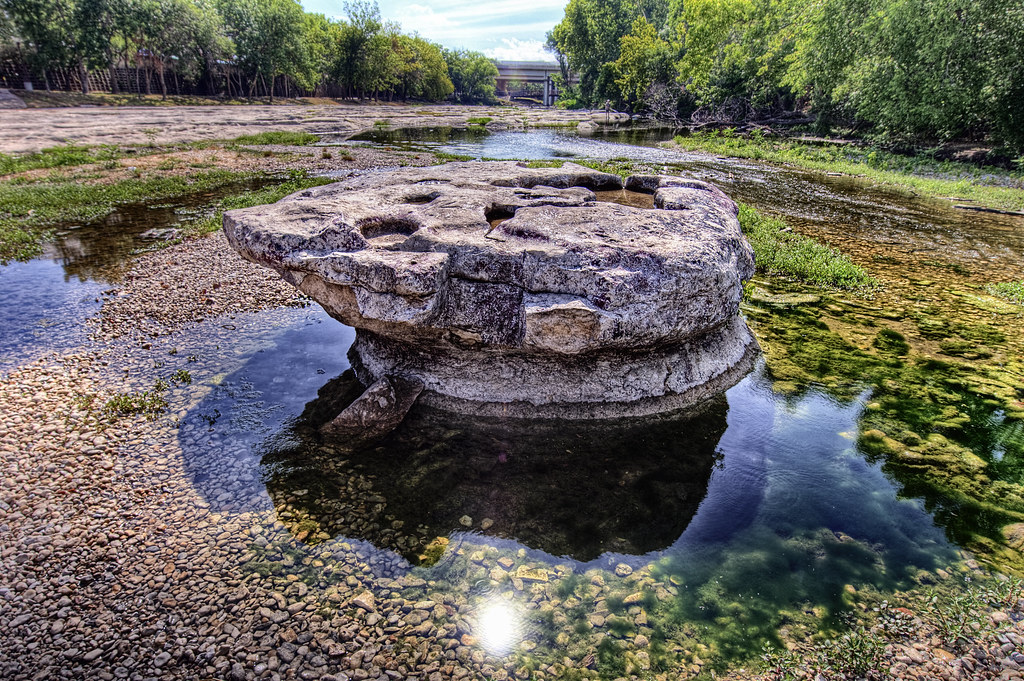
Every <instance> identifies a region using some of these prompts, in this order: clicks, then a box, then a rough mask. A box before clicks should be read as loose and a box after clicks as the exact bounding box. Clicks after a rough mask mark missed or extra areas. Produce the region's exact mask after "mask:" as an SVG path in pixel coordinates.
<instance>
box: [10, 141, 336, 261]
mask: <svg viewBox="0 0 1024 681" xmlns="http://www.w3.org/2000/svg"><path fill="white" fill-rule="evenodd" d="M316 139H317V137H316V136H315V135H308V134H306V133H295V132H269V133H259V134H255V135H243V136H241V137H238V138H235V139H232V140H219V141H211V140H203V141H198V142H193V143H189V144H177V145H170V146H156V145H143V146H123V147H117V146H98V147H85V146H65V147H53V148H49V149H44V150H42V151H40V152H37V153H32V154H23V155H5V154H0V263H6V262H8V261H10V260H25V259H28V258H32V257H34V256H37V255H38V254H39V253H40V252H41V249H42V244H43V243H44V242H45V241H46V240H47V239H48V238H49V236H50V235H51V233H52V230H53V229H54V228H56V227H59V226H60V225H67V224H85V223H90V222H95V221H97V220H101V219H103V218H104V217H105V216H107V215H108V214H110V213H111V212H112V211H114V210H115V209H116V208H117V207H118V206H125V205H133V204H143V203H150V204H151V203H154V202H166V201H179V200H183V199H188V198H189V197H198V198H197V199H195V200H194V201H193V200H190V201H189V203H196V202H198V205H197V208H196V210H198V211H199V213H200V214H199V215H198V217H197V218H196V219H192V220H186V221H183V223H182V225H181V232H182V236H189V235H194V234H204V233H208V232H210V231H214V230H215V229H217V228H218V227H219V226H220V215H221V213H222V212H223V211H224V210H228V209H231V208H242V207H247V206H252V205H260V204H263V203H273V202H274V201H277V200H278V199H280V198H282V197H284V196H286V195H288V194H291V193H293V192H296V191H300V190H301V189H305V188H308V187H312V186H318V185H321V184H326V183H328V182H330V181H331V180H330V179H329V178H325V177H319V176H316V175H314V174H312V173H310V172H309V170H308V169H306V168H305V167H298V168H290V169H288V168H283V167H282V166H292V165H299V166H308V165H309V164H310V162H312V161H313V160H315V159H321V160H322V159H323V158H325V156H324V153H323V152H319V153H316V154H313V155H312V156H306V157H303V159H305V162H299V161H301V160H302V159H298V158H297V157H296V155H295V154H294V153H291V152H289V151H288V149H289V148H294V147H299V146H305V145H309V144H310V143H311V142H313V141H316ZM339 160H341V161H343V162H347V161H351V160H353V159H352V158H351V157H347V158H345V157H341V158H340V159H339ZM128 164H132V165H128ZM203 211H205V216H204V215H203Z"/></svg>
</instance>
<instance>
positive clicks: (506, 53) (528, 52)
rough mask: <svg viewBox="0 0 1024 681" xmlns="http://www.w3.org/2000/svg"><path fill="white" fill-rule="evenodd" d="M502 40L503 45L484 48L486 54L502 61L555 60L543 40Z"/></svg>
mask: <svg viewBox="0 0 1024 681" xmlns="http://www.w3.org/2000/svg"><path fill="white" fill-rule="evenodd" d="M501 42H502V43H503V45H502V47H492V48H490V49H487V50H484V54H486V55H487V56H488V57H490V58H491V59H499V60H501V61H549V62H554V61H555V58H554V56H552V54H551V53H550V52H548V51H547V50H545V49H544V42H543V41H541V40H519V39H518V38H502V39H501Z"/></svg>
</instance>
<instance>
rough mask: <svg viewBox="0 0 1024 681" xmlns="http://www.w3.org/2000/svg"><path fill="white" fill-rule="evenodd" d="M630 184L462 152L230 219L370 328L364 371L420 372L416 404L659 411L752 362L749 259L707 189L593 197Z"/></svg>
mask: <svg viewBox="0 0 1024 681" xmlns="http://www.w3.org/2000/svg"><path fill="white" fill-rule="evenodd" d="M623 185H624V183H623V181H622V179H621V178H620V177H619V176H618V175H612V174H608V173H602V172H598V171H594V170H591V169H589V168H585V167H583V166H579V165H575V164H571V163H567V164H565V165H564V166H563V167H561V168H529V167H526V166H524V165H523V164H519V163H515V162H491V163H452V164H447V165H443V166H434V167H429V168H408V169H403V170H399V171H394V172H379V173H369V174H366V175H362V176H360V177H356V178H351V179H349V180H346V181H344V182H340V183H337V184H332V185H327V186H324V187H318V188H315V189H310V190H306V191H303V192H300V193H298V194H294V195H292V196H289V197H287V198H285V199H283V200H282V201H280V202H278V203H276V204H274V205H271V206H261V207H257V208H250V209H243V210H236V211H230V212H228V213H226V214H225V216H224V228H225V233H226V234H227V237H228V240H229V242H230V243H231V245H232V246H233V247H234V248H235V249H236V250H238V251H239V252H240V253H241V254H242V255H243V256H244V257H246V258H248V259H249V260H252V261H254V262H257V263H260V264H263V265H265V266H267V267H271V268H273V269H275V270H276V271H278V272H280V273H281V275H282V276H283V277H284V278H285V279H286V280H288V281H289V282H291V283H293V284H294V285H295V286H297V287H298V288H299V289H300V290H301V291H303V292H304V293H306V294H307V295H309V296H310V297H312V298H313V299H314V300H316V301H317V302H319V303H320V304H321V305H322V306H323V307H324V309H325V310H326V311H327V312H328V313H329V314H330V315H331V316H332V317H334V318H335V319H337V320H339V321H341V322H343V323H345V324H349V325H351V326H353V327H355V328H356V329H357V330H358V333H357V339H356V343H355V345H354V347H353V350H352V360H353V366H354V368H355V369H356V371H357V373H358V374H359V376H360V379H361V380H362V381H363V382H364V384H367V385H369V384H371V383H373V382H374V381H377V380H379V379H380V378H382V377H384V376H397V377H402V378H405V379H410V380H416V381H419V382H422V383H423V385H424V392H423V395H422V396H421V398H420V399H421V400H424V401H426V402H428V403H431V404H434V405H437V406H441V407H444V408H448V409H455V410H458V411H466V412H471V413H501V414H505V415H521V416H534V415H548V416H562V417H571V418H592V417H609V416H620V415H624V414H637V413H654V412H659V411H665V410H668V409H675V408H679V407H683V406H686V405H688V404H692V403H693V402H696V401H698V400H699V399H701V398H703V397H705V396H707V395H710V394H712V393H714V392H717V391H719V390H722V389H724V388H726V387H729V386H730V385H732V384H733V383H734V382H735V381H736V380H738V378H739V377H740V376H742V375H743V373H745V371H746V369H747V368H748V367H749V364H750V360H751V357H752V356H753V355H754V354H755V352H756V349H757V345H756V342H755V341H754V339H753V337H752V336H751V334H750V332H749V331H748V329H747V327H746V325H745V324H744V322H743V320H742V318H741V317H740V316H739V313H738V309H739V302H740V298H741V296H742V283H743V281H745V280H746V279H748V278H749V277H750V276H751V275H752V274H753V255H752V252H751V249H750V246H749V245H748V244H747V242H746V240H745V239H744V238H743V235H742V233H741V231H740V227H739V223H738V221H737V218H736V215H737V210H736V205H735V204H734V203H733V202H732V201H731V200H730V199H729V198H727V197H726V196H725V195H724V194H723V193H722V192H721V191H719V190H718V189H717V188H715V187H713V186H712V185H710V184H707V183H704V182H698V181H694V180H686V179H682V178H677V177H667V176H636V177H632V178H629V179H628V180H627V181H626V185H627V186H628V187H629V188H631V189H636V190H640V191H644V192H646V193H650V194H653V196H654V206H655V207H654V208H652V209H645V208H637V207H632V206H624V205H618V204H615V203H609V202H602V201H598V200H597V195H596V194H595V190H597V191H601V190H609V189H622V188H623Z"/></svg>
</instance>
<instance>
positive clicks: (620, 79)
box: [615, 16, 675, 110]
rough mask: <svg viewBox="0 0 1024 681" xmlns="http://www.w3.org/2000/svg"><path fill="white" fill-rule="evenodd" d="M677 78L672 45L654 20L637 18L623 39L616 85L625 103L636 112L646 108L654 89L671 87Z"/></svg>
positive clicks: (620, 47) (616, 72)
mask: <svg viewBox="0 0 1024 681" xmlns="http://www.w3.org/2000/svg"><path fill="white" fill-rule="evenodd" d="M674 77H675V72H674V69H673V50H672V46H671V45H670V44H669V43H668V41H667V40H665V39H664V38H662V37H661V36H660V35H658V31H657V29H655V27H654V25H653V24H652V23H651V22H650V21H648V20H647V19H646V18H645V17H642V16H641V17H637V18H636V19H635V20H634V21H633V26H632V28H631V29H630V32H629V33H628V34H626V35H624V36H623V37H622V38H620V39H619V58H618V59H617V60H616V61H615V85H616V86H617V87H618V89H619V94H620V97H621V98H622V101H623V102H624V103H625V104H626V105H627V106H628V107H629V108H630V109H632V110H636V109H638V108H643V107H645V106H646V103H645V99H646V98H647V95H648V92H649V91H650V90H651V88H652V87H653V86H654V85H655V84H660V85H662V86H667V85H668V84H669V83H671V82H672V81H673V79H674Z"/></svg>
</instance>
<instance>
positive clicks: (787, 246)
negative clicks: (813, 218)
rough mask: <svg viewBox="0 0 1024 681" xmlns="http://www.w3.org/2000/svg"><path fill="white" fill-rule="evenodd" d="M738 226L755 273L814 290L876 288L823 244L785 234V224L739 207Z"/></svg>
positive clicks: (870, 279) (873, 280)
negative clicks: (747, 243) (807, 285)
mask: <svg viewBox="0 0 1024 681" xmlns="http://www.w3.org/2000/svg"><path fill="white" fill-rule="evenodd" d="M740 226H741V227H742V228H743V233H744V234H745V235H746V236H747V239H748V240H749V241H750V245H751V246H752V247H753V248H754V258H755V261H756V262H757V269H758V271H759V272H763V273H765V274H774V275H782V276H786V277H792V278H794V279H798V280H800V281H804V282H807V283H810V284H815V285H818V286H829V287H833V288H840V289H863V288H871V287H874V286H877V284H878V282H877V281H875V279H874V278H872V277H871V276H870V275H869V274H868V273H867V272H865V271H864V270H863V269H862V268H861V267H860V266H858V265H855V264H854V263H853V262H851V261H850V259H849V258H847V257H846V256H845V255H843V254H842V253H840V252H839V251H837V250H835V249H834V248H830V247H828V246H825V245H823V244H820V243H818V242H817V241H814V240H813V239H809V238H808V237H805V236H801V235H800V234H796V233H795V232H791V231H789V228H788V227H787V226H786V223H785V222H783V221H782V220H779V219H778V218H773V217H768V216H766V215H763V214H761V213H759V212H757V211H756V210H755V209H754V208H752V207H750V206H747V205H743V204H740Z"/></svg>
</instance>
